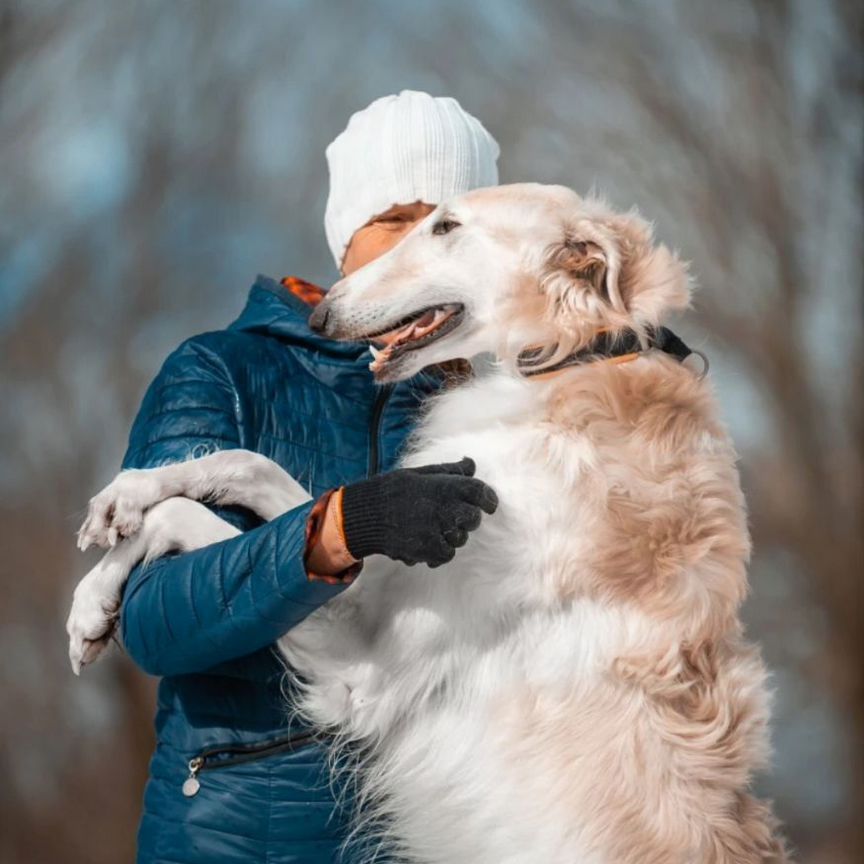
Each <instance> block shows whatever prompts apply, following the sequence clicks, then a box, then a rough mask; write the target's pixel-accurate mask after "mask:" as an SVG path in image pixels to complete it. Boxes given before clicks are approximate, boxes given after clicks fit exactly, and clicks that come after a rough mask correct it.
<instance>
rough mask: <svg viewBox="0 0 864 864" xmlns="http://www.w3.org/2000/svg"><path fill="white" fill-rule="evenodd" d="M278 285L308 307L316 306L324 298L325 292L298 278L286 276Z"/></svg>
mask: <svg viewBox="0 0 864 864" xmlns="http://www.w3.org/2000/svg"><path fill="white" fill-rule="evenodd" d="M279 284H280V285H283V286H284V287H285V288H287V289H288V290H289V291H290V292H291V293H292V294H293V295H294V296H295V297H299V298H300V299H301V300H302V301H303V302H304V303H308V304H309V305H310V306H317V305H318V304H319V303H320V302H321V301H322V300H323V299H324V297H325V296H326V294H327V292H326V291H325V290H324V289H323V288H321V287H320V286H318V285H315V284H314V283H313V282H307V281H306V280H305V279H301V278H300V277H299V276H286V277H285V278H284V279H280V280H279Z"/></svg>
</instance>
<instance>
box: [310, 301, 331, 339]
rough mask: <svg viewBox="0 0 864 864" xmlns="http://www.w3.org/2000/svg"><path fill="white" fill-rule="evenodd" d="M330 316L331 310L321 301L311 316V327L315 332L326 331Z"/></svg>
mask: <svg viewBox="0 0 864 864" xmlns="http://www.w3.org/2000/svg"><path fill="white" fill-rule="evenodd" d="M329 317H330V310H329V309H328V308H327V307H326V306H325V305H324V304H323V303H319V304H318V305H317V306H316V307H315V310H314V311H313V312H312V314H311V315H310V316H309V329H310V330H312V332H313V333H324V332H326V330H327V319H328V318H329Z"/></svg>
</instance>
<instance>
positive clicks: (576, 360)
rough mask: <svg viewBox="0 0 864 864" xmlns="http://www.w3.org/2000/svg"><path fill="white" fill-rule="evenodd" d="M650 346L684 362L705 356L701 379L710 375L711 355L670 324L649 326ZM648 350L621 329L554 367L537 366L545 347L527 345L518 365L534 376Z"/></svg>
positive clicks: (631, 333)
mask: <svg viewBox="0 0 864 864" xmlns="http://www.w3.org/2000/svg"><path fill="white" fill-rule="evenodd" d="M647 337H648V349H651V348H656V349H657V350H659V351H662V352H663V353H664V354H669V355H671V356H672V357H674V358H675V359H676V360H678V361H679V362H681V363H683V362H684V361H685V360H686V359H687V358H688V357H689V356H690V355H691V354H696V355H697V356H698V357H701V358H702V363H703V369H702V372H701V374H700V376H699V377H700V378H704V377H705V375H707V374H708V358H707V357H706V356H705V355H704V354H703V353H702V352H701V351H694V350H693V349H691V348H689V347H688V346H687V345H686V344H685V343H684V340H683V339H681V337H680V336H676V335H675V334H674V333H673V332H672V331H671V330H670V329H669V328H668V327H657V328H656V329H655V328H648V330H647ZM643 350H645V349H644V348H643V347H642V343H641V341H640V340H639V336H638V334H637V333H636V331H635V330H621V331H619V332H618V333H611V332H608V331H607V332H603V333H599V334H598V335H597V337H596V338H595V339H594V340H593V341H592V342H591V343H590V344H589V345H586V346H585V347H584V348H582V349H580V350H579V351H574V352H573V353H572V354H568V355H567V356H566V357H564V358H563V359H561V360H559V361H558V362H557V363H554V364H553V365H552V366H546V367H542V368H540V369H536V368H533V367H536V366H538V365H540V364H541V363H542V362H543V361H542V356H541V355H542V354H543V353H544V349H543V348H542V347H532V348H526V349H524V350H523V351H521V352H520V353H519V357H518V358H517V366H518V368H519V371H520V372H521V374H522V375H523V376H524V377H526V378H530V377H531V376H533V375H543V374H545V373H547V372H557V371H558V370H559V369H566V368H567V367H568V366H578V365H580V364H582V363H588V362H590V361H592V360H609V359H611V358H612V357H624V356H626V355H628V354H639V353H640V352H642V351H643Z"/></svg>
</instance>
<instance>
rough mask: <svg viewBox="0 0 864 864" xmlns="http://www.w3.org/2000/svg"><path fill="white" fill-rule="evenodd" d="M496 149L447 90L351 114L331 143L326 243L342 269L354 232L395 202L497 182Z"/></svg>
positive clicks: (439, 197)
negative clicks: (445, 94) (446, 93)
mask: <svg viewBox="0 0 864 864" xmlns="http://www.w3.org/2000/svg"><path fill="white" fill-rule="evenodd" d="M499 153H500V148H499V147H498V142H497V141H496V140H495V139H494V138H493V137H492V136H491V135H490V134H489V133H488V132H487V131H486V129H485V128H484V127H483V124H482V123H481V122H480V121H479V120H477V118H476V117H472V116H471V115H470V114H469V113H468V112H467V111H465V110H464V109H463V108H462V106H461V105H460V104H459V103H458V102H457V101H456V100H455V99H452V98H451V97H449V96H438V97H433V96H430V95H429V94H428V93H423V92H420V91H418V90H403V91H402V92H400V93H399V94H398V95H391V96H382V97H381V98H380V99H376V100H375V101H374V102H373V103H372V104H371V105H369V106H368V107H367V108H364V109H363V110H362V111H357V112H356V113H355V114H352V115H351V118H350V119H349V120H348V125H347V126H346V128H345V130H344V131H343V132H341V133H340V134H339V135H337V136H336V138H335V139H334V140H333V141H332V142H331V143H330V144H329V145H328V147H327V150H326V155H327V165H328V168H329V170H330V194H329V196H328V198H327V208H326V211H325V214H324V228H325V231H326V232H327V243H328V244H329V246H330V251H331V252H332V253H333V258H334V259H335V261H336V266H337V267H339V268H340V269H341V265H342V259H343V258H344V256H345V250H346V249H347V247H348V243H349V242H350V240H351V237H352V236H353V235H354V232H355V231H356V230H357V229H358V228H361V227H363V226H364V225H365V224H366V223H367V222H368V221H369V220H370V219H372V217H374V216H377V215H378V214H380V213H383V212H385V211H386V210H389V209H390V207H392V206H393V205H394V204H411V203H413V202H414V201H424V202H426V203H427V204H439V203H440V202H441V201H444V200H445V199H447V198H449V197H451V196H453V195H460V194H462V193H463V192H467V191H468V190H469V189H476V188H479V187H482V186H495V185H496V184H497V183H498V166H497V164H496V162H497V159H498V155H499Z"/></svg>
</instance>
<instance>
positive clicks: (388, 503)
mask: <svg viewBox="0 0 864 864" xmlns="http://www.w3.org/2000/svg"><path fill="white" fill-rule="evenodd" d="M476 467H477V466H476V465H475V464H474V460H473V459H471V458H469V457H468V456H465V457H463V459H462V460H461V461H460V462H445V463H442V464H440V465H423V466H421V467H420V468H398V469H396V470H395V471H390V472H388V473H386V474H377V475H376V476H374V477H369V478H367V479H366V480H360V481H358V482H357V483H351V484H348V485H346V486H344V487H343V490H342V530H343V533H344V536H345V543H346V546H347V547H348V551H349V552H350V553H351V554H352V555H353V556H354V557H355V558H365V557H366V556H367V555H375V554H378V555H386V556H387V557H388V558H393V559H395V560H397V561H402V562H403V563H405V564H409V565H410V564H417V563H418V562H420V561H423V562H425V563H426V564H428V565H429V566H430V567H438V566H440V565H441V564H444V563H445V562H447V561H450V560H451V559H452V558H453V556H454V555H455V554H456V547H458V546H464V545H465V543H466V542H467V541H468V532H469V531H473V530H474V529H475V528H477V527H478V526H479V525H480V518H481V512H480V511H481V510H483V511H485V512H486V513H489V514H491V513H494V512H495V510H496V509H497V507H498V496H497V495H496V494H495V492H494V490H493V489H492V488H491V487H490V486H487V485H486V484H485V483H484V482H483V481H482V480H479V479H477V478H476V477H474V476H473V474H474V470H475V468H476Z"/></svg>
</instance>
